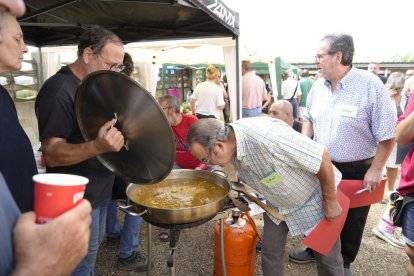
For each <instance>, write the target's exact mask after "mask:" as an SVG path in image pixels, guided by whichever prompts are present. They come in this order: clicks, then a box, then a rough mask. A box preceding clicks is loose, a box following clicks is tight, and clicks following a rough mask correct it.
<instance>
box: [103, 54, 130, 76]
mask: <svg viewBox="0 0 414 276" xmlns="http://www.w3.org/2000/svg"><path fill="white" fill-rule="evenodd" d="M98 57H100V58H101V59H102V60H103V61H104V62H105V64H106V65H108V66H109V70H110V71H115V72H121V71H122V70H124V69H125V65H123V64H117V63H109V62H108V61H107V59H105V58H104V57H103V56H101V55H99V54H98Z"/></svg>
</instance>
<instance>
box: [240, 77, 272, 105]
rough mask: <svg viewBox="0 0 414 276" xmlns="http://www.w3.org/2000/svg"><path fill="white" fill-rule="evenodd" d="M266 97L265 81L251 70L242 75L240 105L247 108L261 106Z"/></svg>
mask: <svg viewBox="0 0 414 276" xmlns="http://www.w3.org/2000/svg"><path fill="white" fill-rule="evenodd" d="M266 98H267V90H266V85H265V82H264V81H263V80H262V79H261V78H260V77H259V76H257V75H256V74H255V73H254V72H253V71H250V72H247V73H246V74H244V76H243V77H242V107H243V108H247V109H252V108H257V107H262V102H263V101H265V100H266Z"/></svg>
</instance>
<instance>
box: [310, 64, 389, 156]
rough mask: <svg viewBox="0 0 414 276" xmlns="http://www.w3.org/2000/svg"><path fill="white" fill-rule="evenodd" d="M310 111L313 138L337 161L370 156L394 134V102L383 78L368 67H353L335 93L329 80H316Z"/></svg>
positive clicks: (311, 94)
mask: <svg viewBox="0 0 414 276" xmlns="http://www.w3.org/2000/svg"><path fill="white" fill-rule="evenodd" d="M307 110H308V112H307V113H308V115H305V120H307V121H310V122H312V124H313V131H314V140H315V141H317V142H318V143H321V144H322V145H324V146H325V147H326V148H327V149H328V152H329V155H330V156H331V158H332V160H333V161H336V162H351V161H358V160H364V159H368V158H371V157H373V156H374V155H375V154H376V150H377V145H378V142H381V141H385V140H389V139H392V138H394V137H395V125H396V121H397V112H396V109H395V103H394V102H393V101H392V100H391V97H390V96H389V93H388V91H387V89H386V87H385V86H384V84H383V83H382V82H381V80H380V79H379V78H378V77H377V76H376V75H374V74H372V73H371V72H368V71H365V70H361V69H357V68H355V67H352V68H351V70H350V71H349V72H348V73H347V74H346V75H345V76H344V77H343V78H342V80H341V81H340V82H339V84H338V85H337V87H336V91H333V92H332V91H331V85H330V83H329V82H327V81H325V80H324V79H320V80H317V81H316V82H315V83H314V84H313V86H312V89H311V91H310V92H309V95H308V99H307Z"/></svg>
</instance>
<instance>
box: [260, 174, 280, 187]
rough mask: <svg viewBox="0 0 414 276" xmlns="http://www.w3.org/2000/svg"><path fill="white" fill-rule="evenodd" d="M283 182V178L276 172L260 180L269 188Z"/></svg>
mask: <svg viewBox="0 0 414 276" xmlns="http://www.w3.org/2000/svg"><path fill="white" fill-rule="evenodd" d="M282 181H283V178H282V177H281V176H280V175H278V174H277V173H275V172H274V173H272V174H270V175H268V176H266V177H265V178H263V179H262V180H260V182H261V183H262V184H264V185H266V186H267V187H269V188H271V187H273V186H275V185H276V184H277V183H279V182H282Z"/></svg>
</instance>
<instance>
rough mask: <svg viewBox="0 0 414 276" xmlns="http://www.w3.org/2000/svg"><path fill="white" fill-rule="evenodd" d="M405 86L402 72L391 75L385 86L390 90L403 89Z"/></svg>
mask: <svg viewBox="0 0 414 276" xmlns="http://www.w3.org/2000/svg"><path fill="white" fill-rule="evenodd" d="M404 84H405V75H404V74H403V73H400V72H394V73H391V75H389V76H388V79H387V83H386V84H385V86H386V87H387V88H388V89H403V88H404Z"/></svg>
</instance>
